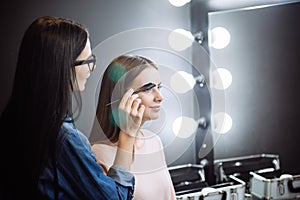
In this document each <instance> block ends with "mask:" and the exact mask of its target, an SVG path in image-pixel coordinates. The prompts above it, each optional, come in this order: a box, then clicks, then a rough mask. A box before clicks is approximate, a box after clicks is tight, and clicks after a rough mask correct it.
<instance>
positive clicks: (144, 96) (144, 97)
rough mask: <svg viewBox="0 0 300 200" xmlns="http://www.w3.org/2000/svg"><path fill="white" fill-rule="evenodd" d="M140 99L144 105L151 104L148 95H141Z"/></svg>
mask: <svg viewBox="0 0 300 200" xmlns="http://www.w3.org/2000/svg"><path fill="white" fill-rule="evenodd" d="M140 99H141V100H142V104H143V105H144V106H146V107H147V106H149V105H150V98H149V97H147V96H146V95H143V96H140Z"/></svg>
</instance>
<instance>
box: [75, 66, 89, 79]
mask: <svg viewBox="0 0 300 200" xmlns="http://www.w3.org/2000/svg"><path fill="white" fill-rule="evenodd" d="M75 72H76V77H77V78H79V79H81V78H86V76H87V74H88V72H89V71H88V68H87V67H84V66H78V67H76V69H75Z"/></svg>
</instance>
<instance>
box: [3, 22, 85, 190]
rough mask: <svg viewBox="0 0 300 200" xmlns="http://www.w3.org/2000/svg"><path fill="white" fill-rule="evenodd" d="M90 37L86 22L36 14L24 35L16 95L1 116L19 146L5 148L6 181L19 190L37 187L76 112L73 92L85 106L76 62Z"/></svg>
mask: <svg viewBox="0 0 300 200" xmlns="http://www.w3.org/2000/svg"><path fill="white" fill-rule="evenodd" d="M87 39H88V31H87V29H86V28H85V27H84V26H83V25H81V24H78V23H75V22H74V21H72V20H68V19H63V18H59V17H53V16H44V17H40V18H38V19H36V20H35V21H34V22H33V23H32V24H31V25H30V26H29V28H28V29H27V30H26V32H25V34H24V36H23V39H22V43H21V46H20V50H19V55H18V61H17V68H16V73H15V79H14V85H13V91H12V95H11V98H10V100H9V102H8V105H7V107H6V108H5V110H4V111H3V113H2V116H1V127H6V128H7V130H8V131H7V132H6V133H5V134H6V135H5V139H7V140H6V142H7V143H9V144H10V145H11V148H13V149H14V150H16V154H15V155H14V154H9V152H5V153H4V154H5V156H4V157H5V158H6V159H7V161H6V163H5V166H4V170H6V171H7V172H8V174H6V178H7V180H6V179H5V181H6V183H5V184H6V185H10V186H9V187H15V190H16V192H18V191H19V190H20V188H24V187H28V186H30V189H29V191H27V190H26V191H27V192H33V191H32V190H35V188H36V186H37V182H38V177H39V175H40V174H41V172H42V170H43V166H44V165H45V164H46V162H47V160H49V158H52V159H53V157H55V155H56V151H57V148H58V145H57V144H58V136H59V129H60V127H61V126H62V123H63V122H64V120H65V118H66V116H70V117H72V116H73V112H74V110H72V99H73V97H75V99H76V100H77V102H78V105H79V110H80V107H81V106H80V105H81V98H80V94H79V90H78V85H77V83H76V74H75V69H74V67H73V66H74V62H75V60H76V58H77V57H78V56H79V55H80V53H81V52H82V51H83V49H84V47H85V45H86V42H87ZM76 91H78V93H77V92H76ZM79 112H80V111H79ZM1 150H3V149H2V148H1ZM2 153H3V152H2ZM2 172H3V171H2ZM22 184H26V185H22ZM24 195H25V194H24Z"/></svg>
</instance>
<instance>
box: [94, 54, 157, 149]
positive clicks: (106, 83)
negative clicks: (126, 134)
mask: <svg viewBox="0 0 300 200" xmlns="http://www.w3.org/2000/svg"><path fill="white" fill-rule="evenodd" d="M148 67H154V68H155V69H158V67H157V65H156V64H155V63H154V62H153V61H152V60H150V59H149V58H146V57H144V56H140V55H121V56H119V57H117V58H115V59H113V60H112V62H111V63H110V64H109V65H108V67H107V68H106V70H105V72H104V74H103V78H102V81H101V88H100V93H99V98H98V105H97V110H96V119H95V121H94V129H93V130H92V133H91V135H90V138H89V140H90V142H91V143H97V142H105V141H106V142H112V143H115V142H117V141H118V139H119V132H120V127H119V125H118V122H116V120H117V117H115V116H113V115H114V111H115V110H116V108H117V106H118V103H119V102H117V103H116V104H109V103H110V102H112V101H114V100H117V99H120V98H122V96H123V95H124V93H125V91H126V90H127V89H129V87H130V85H131V84H132V81H133V80H134V79H135V78H136V77H137V76H138V75H139V74H140V73H141V72H142V71H143V70H144V69H146V68H148ZM108 104H109V105H108ZM98 123H99V125H100V130H99V127H97V126H96V125H97V124H98ZM107 139H108V141H107Z"/></svg>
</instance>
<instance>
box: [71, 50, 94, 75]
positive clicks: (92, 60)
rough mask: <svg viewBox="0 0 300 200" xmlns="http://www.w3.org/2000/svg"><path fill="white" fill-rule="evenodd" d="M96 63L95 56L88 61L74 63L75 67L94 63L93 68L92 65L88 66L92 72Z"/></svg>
mask: <svg viewBox="0 0 300 200" xmlns="http://www.w3.org/2000/svg"><path fill="white" fill-rule="evenodd" d="M96 61H97V58H96V56H95V55H94V54H92V55H91V57H90V58H89V59H86V60H76V61H75V63H74V66H78V65H84V64H90V63H93V66H92V67H90V65H88V67H89V70H90V71H91V72H92V71H94V69H95V66H96Z"/></svg>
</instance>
